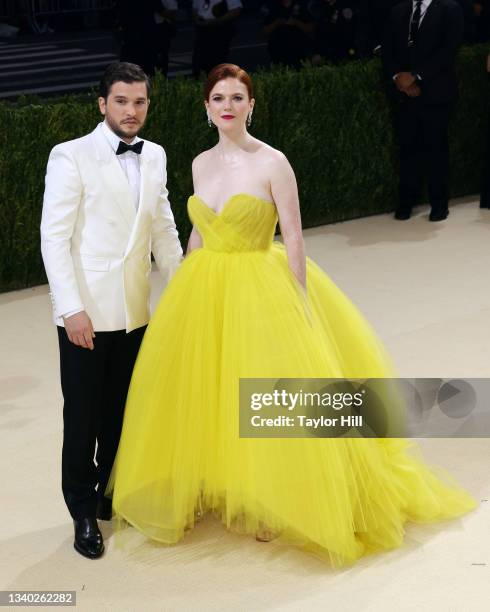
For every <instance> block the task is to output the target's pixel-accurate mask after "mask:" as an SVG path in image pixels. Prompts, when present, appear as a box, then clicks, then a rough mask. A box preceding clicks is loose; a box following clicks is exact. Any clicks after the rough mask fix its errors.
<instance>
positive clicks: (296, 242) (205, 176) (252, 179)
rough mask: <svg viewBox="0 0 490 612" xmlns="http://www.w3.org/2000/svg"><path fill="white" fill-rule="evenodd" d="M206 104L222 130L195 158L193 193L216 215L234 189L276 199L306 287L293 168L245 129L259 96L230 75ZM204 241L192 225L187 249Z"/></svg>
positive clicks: (291, 259)
mask: <svg viewBox="0 0 490 612" xmlns="http://www.w3.org/2000/svg"><path fill="white" fill-rule="evenodd" d="M204 104H205V107H206V111H207V113H208V116H209V117H210V119H211V121H212V122H213V124H214V125H215V126H216V127H217V129H218V134H219V141H218V144H216V146H214V147H213V148H211V149H209V150H208V151H204V152H203V153H201V154H200V155H198V156H197V157H196V158H195V159H194V161H193V163H192V178H193V182H194V194H195V195H196V196H198V197H199V198H200V199H201V201H202V202H203V203H204V204H206V205H207V206H209V208H211V209H212V210H214V211H215V212H216V213H218V214H219V213H220V212H221V211H222V210H223V207H224V206H225V204H226V203H227V202H228V200H229V199H230V198H231V197H232V196H234V195H236V194H247V195H251V196H255V197H258V198H260V199H262V200H266V201H268V202H271V204H274V205H275V206H276V209H277V214H278V217H279V225H280V228H281V234H282V238H283V242H284V246H285V248H286V253H287V257H288V265H289V268H290V269H291V271H292V272H293V274H294V276H295V277H296V278H297V280H298V282H299V283H300V284H301V286H302V287H303V288H304V289H305V290H306V260H305V247H304V242H303V235H302V231H301V215H300V209H299V197H298V187H297V185H296V178H295V176H294V172H293V169H292V168H291V166H290V164H289V162H288V160H287V159H286V157H285V156H284V155H283V153H281V152H280V151H277V150H276V149H273V148H272V147H270V146H269V145H267V144H265V142H262V141H260V140H257V138H254V137H253V136H251V135H250V134H249V133H248V132H247V128H246V121H247V117H248V115H249V113H250V112H251V111H252V110H253V107H254V104H255V100H254V99H253V98H249V95H248V90H247V87H246V86H245V85H244V84H243V83H242V82H241V81H240V80H238V79H235V78H232V77H228V78H226V79H223V80H221V81H218V82H217V83H216V85H215V86H214V87H213V89H212V90H211V92H210V94H209V99H208V100H205V102H204ZM225 117H228V118H225ZM201 246H202V238H201V236H200V234H199V232H198V230H197V228H196V227H193V229H192V232H191V235H190V237H189V242H188V244H187V254H189V253H190V252H191V251H193V250H194V249H197V248H199V247H201Z"/></svg>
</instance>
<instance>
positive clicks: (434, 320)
mask: <svg viewBox="0 0 490 612" xmlns="http://www.w3.org/2000/svg"><path fill="white" fill-rule="evenodd" d="M305 235H306V242H307V250H308V254H309V255H310V256H311V257H313V258H314V259H315V260H316V261H317V262H318V263H320V264H321V265H322V266H323V268H324V269H325V270H326V271H327V272H328V273H329V275H330V276H331V277H332V278H333V279H334V280H335V281H336V282H337V284H338V285H339V286H340V287H341V288H342V289H343V290H344V291H345V292H346V293H347V294H348V295H349V296H350V297H351V298H352V300H353V301H354V302H356V303H357V305H358V306H359V307H360V308H361V309H362V310H363V312H364V313H365V315H366V317H367V318H368V319H369V320H370V321H371V322H372V323H373V325H374V327H375V328H376V329H377V331H378V333H379V334H380V336H381V337H382V338H383V340H384V341H385V343H386V345H387V347H388V349H389V350H390V352H391V353H392V355H393V357H394V360H395V363H396V365H397V367H398V369H399V372H400V374H401V375H403V376H407V377H408V376H422V377H423V376H429V377H432V376H440V377H444V378H447V377H452V376H458V377H477V376H480V377H486V376H488V374H489V371H490V241H489V238H490V211H480V210H479V209H478V204H477V202H476V200H475V201H471V199H466V200H460V201H457V202H454V203H453V206H452V209H451V215H450V217H449V219H448V220H447V221H445V222H442V223H429V222H428V220H427V211H425V210H423V209H420V212H418V214H417V216H415V217H414V218H412V219H411V220H410V221H406V222H395V221H394V220H393V219H392V218H391V216H388V215H381V216H375V217H370V218H367V219H359V220H356V221H350V222H347V223H340V224H336V225H330V226H327V227H322V228H317V229H312V230H307V231H306V232H305ZM153 276H154V289H155V291H154V294H155V295H154V299H156V297H157V294H158V291H159V281H158V275H157V273H155V272H154V274H153ZM0 329H1V337H2V347H1V363H0V459H1V466H2V472H1V473H2V484H1V491H2V495H1V506H0V589H4V590H15V589H21V590H35V589H44V590H57V589H62V590H75V591H76V592H77V606H78V609H80V610H91V611H97V610H117V611H119V610H121V611H126V610H128V611H129V610H135V611H139V610H141V611H147V610H169V611H170V610H179V611H180V610H200V611H201V610H213V611H220V610H223V611H225V610H226V611H232V610H233V611H235V610H240V611H242V610H243V611H255V610H257V611H258V610H295V611H296V610H300V611H303V610H327V609H328V610H334V611H339V612H341V611H344V610H345V611H350V610H352V611H365V610H366V611H368V610H369V611H374V610H375V611H378V610H379V611H385V610H386V611H392V610H397V612H402V611H408V610H417V612H422V611H426V610H427V611H429V610H431V611H434V610H435V611H452V612H453V611H465V612H467V611H472V612H473V611H475V612H476V611H480V610H481V611H483V610H488V609H489V589H490V587H489V585H490V552H489V551H490V528H489V527H490V509H489V504H490V502H489V498H490V441H489V440H488V439H466V440H465V439H458V440H451V439H449V440H447V439H426V440H422V441H421V446H422V448H423V451H424V454H425V457H426V459H427V460H428V461H429V462H431V463H434V464H437V465H440V466H443V467H444V468H445V469H447V470H448V471H449V472H451V473H452V474H453V475H454V476H455V477H456V478H457V479H458V480H459V481H460V482H461V483H462V484H463V485H464V486H465V487H466V488H468V489H469V490H470V491H471V493H472V494H473V495H474V496H475V497H476V498H477V499H478V500H481V504H480V506H479V508H478V509H477V510H476V511H474V512H473V513H471V514H470V515H468V516H466V517H465V518H463V519H460V520H455V521H451V522H449V523H446V524H439V525H437V526H417V525H408V526H407V532H406V540H405V544H404V546H403V547H402V548H400V549H398V550H395V551H392V552H389V553H384V554H381V555H378V556H376V557H371V558H366V559H363V560H361V561H360V562H359V563H358V564H357V565H356V566H354V567H353V568H350V569H348V570H343V571H333V570H331V569H330V568H329V567H328V566H326V565H324V564H323V563H321V562H320V561H318V560H316V559H315V558H312V557H310V556H308V555H306V554H304V553H302V552H300V551H297V550H294V549H287V548H286V549H285V548H282V547H279V546H277V545H276V544H275V543H274V542H271V543H268V544H264V543H257V542H255V540H253V539H250V538H246V537H240V536H236V535H232V534H229V533H227V532H226V531H225V530H224V529H223V528H222V527H221V525H220V524H219V523H217V522H215V521H213V520H212V519H209V518H207V519H205V520H204V522H203V523H201V524H200V525H198V526H197V527H196V529H195V530H194V531H193V532H192V533H190V534H189V535H188V537H187V538H186V539H185V541H184V542H183V543H181V544H179V545H177V546H175V547H172V548H160V547H157V546H155V545H152V544H151V543H148V542H145V541H144V540H143V538H141V537H140V536H139V535H138V534H137V533H135V532H133V533H132V534H130V535H131V538H130V539H129V541H128V542H127V543H126V546H125V548H119V547H117V546H115V545H114V538H112V537H111V527H110V524H109V525H108V524H103V525H102V528H103V531H104V534H105V536H106V542H107V548H108V550H107V553H106V555H105V556H104V557H103V558H102V559H100V560H98V561H89V560H86V559H84V558H82V557H81V556H80V555H78V554H77V553H75V552H74V550H73V544H72V540H73V534H72V524H71V521H70V519H69V516H68V514H67V511H66V509H65V507H64V503H63V500H62V496H61V491H60V486H59V480H60V445H61V424H62V423H61V405H62V403H61V394H60V388H59V380H58V349H57V340H56V335H55V329H54V327H53V326H52V324H51V319H50V301H49V299H48V296H47V287H37V288H35V289H27V290H24V291H19V292H13V293H8V294H3V295H0Z"/></svg>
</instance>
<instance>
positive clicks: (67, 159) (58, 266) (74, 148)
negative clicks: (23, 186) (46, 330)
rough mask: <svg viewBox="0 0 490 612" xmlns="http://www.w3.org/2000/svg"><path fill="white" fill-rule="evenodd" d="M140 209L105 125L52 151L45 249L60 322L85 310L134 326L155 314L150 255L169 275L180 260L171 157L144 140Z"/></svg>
mask: <svg viewBox="0 0 490 612" xmlns="http://www.w3.org/2000/svg"><path fill="white" fill-rule="evenodd" d="M140 173H141V187H140V201H139V206H138V211H136V208H135V205H134V199H133V195H132V192H131V188H130V186H129V183H128V180H127V178H126V175H125V173H124V171H123V169H122V168H121V165H120V163H119V161H118V159H117V157H116V155H115V153H114V150H113V149H112V148H111V145H110V144H109V142H108V141H107V139H106V137H105V135H104V133H103V131H102V124H99V125H98V126H97V128H96V129H95V130H94V131H93V132H92V133H91V134H88V135H87V136H83V137H82V138H78V139H76V140H72V141H69V142H64V143H62V144H59V145H57V146H56V147H54V148H53V150H52V151H51V154H50V157H49V162H48V168H47V173H46V190H45V193H44V204H43V213H42V221H41V250H42V255H43V260H44V265H45V268H46V273H47V276H48V281H49V285H50V289H51V300H52V302H53V310H54V320H55V323H56V324H57V325H63V319H62V315H64V314H67V313H70V312H73V311H76V310H85V311H86V312H87V314H88V316H89V317H90V319H91V320H92V324H93V327H94V330H95V331H96V332H97V331H115V330H121V329H126V331H128V332H129V331H131V330H133V329H136V328H137V327H141V326H142V325H145V324H146V323H148V320H149V317H150V304H149V297H150V283H149V275H150V271H151V258H150V253H151V252H152V251H153V255H154V257H155V260H156V262H157V265H158V268H159V270H160V271H161V272H162V274H163V275H164V276H165V277H166V280H167V281H168V279H169V278H170V276H171V275H172V274H173V272H174V271H175V269H176V268H177V267H178V265H179V263H180V261H181V258H182V248H181V246H180V242H179V239H178V234H177V230H176V227H175V222H174V217H173V214H172V211H171V209H170V204H169V202H168V199H167V195H168V192H167V189H166V181H167V172H166V156H165V152H164V150H163V148H162V147H161V146H159V145H157V144H154V143H152V142H149V141H147V140H145V142H144V145H143V150H142V153H141V155H140Z"/></svg>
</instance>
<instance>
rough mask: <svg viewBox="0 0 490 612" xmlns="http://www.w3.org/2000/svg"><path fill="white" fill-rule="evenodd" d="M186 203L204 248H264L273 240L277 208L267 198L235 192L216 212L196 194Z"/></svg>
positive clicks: (242, 249)
mask: <svg viewBox="0 0 490 612" xmlns="http://www.w3.org/2000/svg"><path fill="white" fill-rule="evenodd" d="M187 207H188V211H189V217H190V218H191V221H192V223H193V224H194V225H195V226H196V227H197V229H198V230H199V233H200V234H201V236H202V239H203V247H204V248H205V249H209V250H211V251H220V252H225V253H233V252H246V251H264V250H267V249H269V248H270V246H271V244H272V242H273V240H274V232H275V229H276V225H277V211H276V207H275V206H274V204H273V203H272V202H268V201H267V200H263V199H261V198H258V197H256V196H252V195H249V194H246V193H237V194H235V195H233V196H231V198H229V199H228V200H227V202H226V203H225V205H224V207H223V209H222V210H221V211H220V212H219V213H216V212H215V211H214V210H212V209H211V208H210V207H209V206H207V204H206V203H205V202H204V201H203V200H202V199H201V198H200V197H199V196H197V195H192V196H191V197H190V198H189V200H188V203H187Z"/></svg>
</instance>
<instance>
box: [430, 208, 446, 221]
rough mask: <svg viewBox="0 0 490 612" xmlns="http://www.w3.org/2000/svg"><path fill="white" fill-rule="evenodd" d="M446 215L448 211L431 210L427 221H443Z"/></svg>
mask: <svg viewBox="0 0 490 612" xmlns="http://www.w3.org/2000/svg"><path fill="white" fill-rule="evenodd" d="M448 215H449V211H448V210H432V211H431V213H430V215H429V221H444V219H447V216H448Z"/></svg>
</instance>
